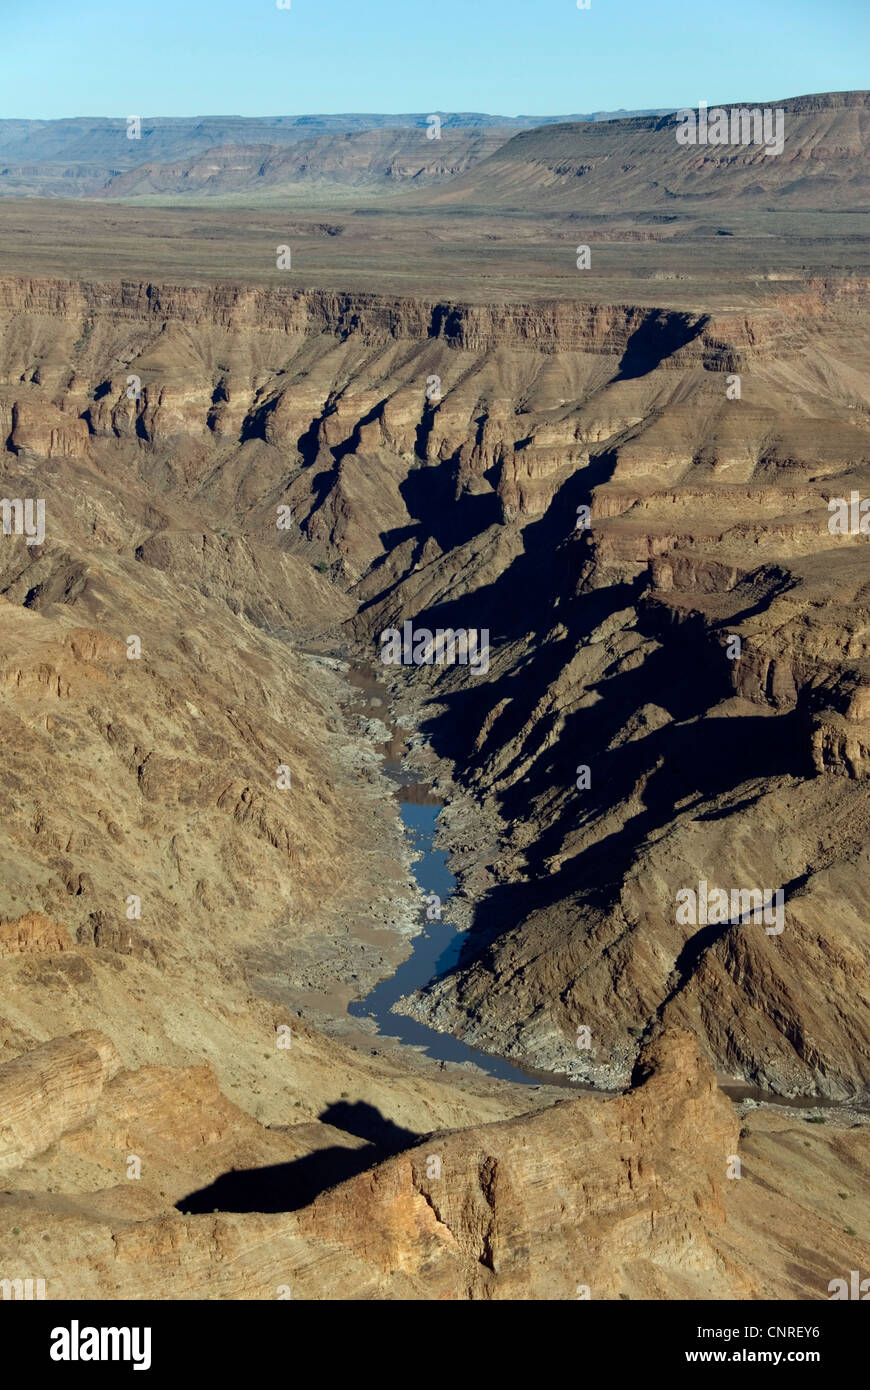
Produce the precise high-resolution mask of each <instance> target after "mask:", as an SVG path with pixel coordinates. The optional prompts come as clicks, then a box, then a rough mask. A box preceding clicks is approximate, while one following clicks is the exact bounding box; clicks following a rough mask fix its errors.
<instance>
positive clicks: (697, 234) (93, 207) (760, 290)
mask: <svg viewBox="0 0 870 1390" xmlns="http://www.w3.org/2000/svg"><path fill="white" fill-rule="evenodd" d="M583 245H586V246H588V247H589V248H590V253H591V268H589V269H584V270H581V269H578V267H577V252H578V247H580V246H583ZM281 246H289V247H290V252H291V268H290V269H286V270H279V269H278V268H277V264H276V262H277V258H278V248H279V247H281ZM0 274H15V275H28V276H33V277H57V278H62V279H69V280H80V279H86V280H118V279H131V280H135V281H142V280H145V281H157V282H160V281H175V282H180V283H183V284H204V283H214V282H216V281H229V282H232V283H236V284H250V285H271V286H275V287H278V286H284V287H288V288H295V289H330V290H346V291H349V292H355V293H361V292H370V293H373V294H378V295H394V296H396V297H402V298H412V297H421V298H425V299H432V300H451V301H457V300H461V301H463V302H466V303H528V302H530V301H534V300H542V299H548V300H553V299H563V300H566V301H578V300H579V301H582V302H589V303H598V304H609V303H610V304H623V303H631V304H637V305H657V306H663V307H674V308H680V309H687V310H693V311H698V310H710V311H715V310H734V309H740V308H746V309H750V308H756V309H757V308H758V307H759V305H761V304H762V303H763V302H764V301H765V300H769V299H771V298H774V297H776V298H778V297H780V296H782V295H784V294H790V293H795V292H800V291H801V290H802V289H803V288H804V286H805V285H806V283H807V281H809V280H812V279H819V278H824V279H828V280H830V279H835V278H838V277H845V278H851V277H855V276H857V277H861V278H864V277H867V276H868V275H870V233H868V227H867V214H866V211H865V210H859V209H856V210H855V211H854V212H850V211H848V210H846V211H843V210H837V211H832V212H829V213H825V212H822V211H801V212H794V211H788V212H776V211H773V210H772V209H769V210H763V211H753V212H747V211H743V210H738V211H735V212H731V211H730V210H728V211H726V212H723V211H722V210H721V209H718V210H716V211H714V210H713V209H712V208H711V209H710V210H709V212H708V213H707V215H706V216H705V211H704V208H703V206H702V207H700V208H695V209H693V211H692V212H691V213H689V212H685V211H681V212H680V213H678V214H674V215H673V216H670V215H665V214H662V213H654V212H650V213H632V214H615V213H611V214H607V213H594V212H580V211H578V212H571V213H562V212H560V213H542V214H539V215H531V214H527V213H522V214H512V213H496V212H493V211H492V210H483V209H481V210H474V209H467V208H464V209H462V210H461V211H458V210H453V211H450V212H448V211H433V210H425V211H424V210H420V209H409V208H407V207H405V208H389V207H386V206H384V204H383V203H381V204H379V205H374V206H371V207H364V206H363V207H356V208H353V209H348V208H346V207H345V208H339V207H335V206H333V207H324V206H317V205H308V206H302V205H295V204H294V205H293V206H290V205H289V203H288V205H287V206H284V207H282V206H274V207H268V208H262V207H261V208H257V209H256V210H251V209H250V208H246V207H245V206H244V205H243V204H242V203H241V202H237V203H232V202H231V201H225V202H224V203H223V204H222V205H221V206H218V207H216V206H213V205H209V206H202V205H198V206H195V207H189V206H188V207H185V208H178V207H171V206H161V207H156V206H147V207H146V206H141V205H139V206H131V205H127V204H119V203H117V202H112V203H108V202H95V201H72V200H70V201H67V200H63V199H26V200H25V199H21V200H18V199H3V200H0Z"/></svg>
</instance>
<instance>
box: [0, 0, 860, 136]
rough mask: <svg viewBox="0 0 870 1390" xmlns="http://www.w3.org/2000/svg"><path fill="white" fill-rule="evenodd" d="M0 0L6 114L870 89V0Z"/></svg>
mask: <svg viewBox="0 0 870 1390" xmlns="http://www.w3.org/2000/svg"><path fill="white" fill-rule="evenodd" d="M278 5H279V0H75V2H74V3H70V0H38V3H37V0H0V53H2V55H3V80H2V83H0V117H15V116H17V117H28V118H37V119H48V118H55V117H60V116H112V117H119V116H126V115H128V114H130V113H131V112H136V113H139V114H141V115H143V116H197V115H240V116H276V115H282V116H288V115H303V114H306V113H311V114H314V113H318V114H320V113H334V112H387V113H402V112H421V113H426V112H435V111H438V112H451V111H457V112H458V111H481V112H488V113H490V114H497V115H504V116H516V115H532V116H540V115H567V114H573V113H583V112H589V111H598V110H615V109H618V108H620V107H624V108H627V109H637V108H642V107H684V106H696V105H697V103H698V102H699V101H708V102H710V103H711V104H715V103H717V102H726V103H729V102H735V103H736V102H740V101H743V100H750V101H753V102H766V101H772V100H774V99H775V98H777V97H787V96H799V95H802V94H804V93H807V92H823V91H842V90H846V89H849V88H866V87H867V86H868V85H870V62H868V59H870V0H590V7H589V9H584V10H581V9H578V6H577V0H291V6H292V7H291V8H290V9H279V8H278Z"/></svg>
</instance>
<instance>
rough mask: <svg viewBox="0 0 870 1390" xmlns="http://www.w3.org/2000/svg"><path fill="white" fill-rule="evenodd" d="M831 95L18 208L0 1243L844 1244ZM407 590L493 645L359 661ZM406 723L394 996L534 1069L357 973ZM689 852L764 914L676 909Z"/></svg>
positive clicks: (384, 904)
mask: <svg viewBox="0 0 870 1390" xmlns="http://www.w3.org/2000/svg"><path fill="white" fill-rule="evenodd" d="M867 101H868V98H867V94H866V93H833V94H829V95H828V96H819V97H813V98H807V97H801V98H795V99H792V100H791V101H788V100H786V101H783V102H782V103H779V104H781V105H782V106H783V107H784V109H785V112H786V119H787V126H786V130H787V138H786V146H785V152H784V155H783V161H784V162H783V163H782V164H780V163H779V162H778V159H777V158H774V159H766V158H765V157H764V153H763V151H762V150H754V149H741V150H739V151H736V152H731V151H728V152H726V153H727V154H728V160H724V157H723V162H722V163H721V164H720V163H718V162H715V163H711V161H710V156H711V154H714V153H715V154H716V155H717V160H718V159H719V152H716V151H710V150H693V151H688V152H687V151H686V150H685V149H681V147H680V146H679V145H678V144H677V142H676V140H675V138H674V129H673V126H674V119H673V118H672V117H668V116H665V115H661V114H660V113H659V114H656V115H645V116H640V117H636V118H633V119H620V120H615V121H602V122H600V123H598V122H588V123H583V124H573V123H572V124H568V125H564V124H557V125H553V126H541V127H540V128H536V129H533V130H529V131H525V132H522V133H520V134H518V135H513V136H510V132H508V133H507V134H506V133H505V131H504V130H500V131H499V138H500V139H501V137H502V136H504V137H505V138H504V142H503V143H500V144H499V147H498V149H496V150H494V152H492V153H489V154H484V155H481V158H480V159H479V160H478V161H476V162H475V163H474V165H473V166H471V167H468V168H466V169H464V170H462V171H460V172H458V173H456V174H455V176H453V175H451V176H450V177H449V178H446V179H445V182H444V183H441V184H439V185H438V186H437V187H432V188H429V189H422V188H421V189H419V190H415V191H414V193H413V194H406V193H402V194H401V195H391V196H390V199H389V201H388V202H383V201H382V200H381V198H380V195H379V197H378V200H377V202H373V203H372V204H371V205H366V204H364V203H362V202H361V203H360V204H359V205H354V206H353V207H352V208H350V209H348V208H346V207H345V206H344V205H342V204H340V203H338V202H336V205H335V206H334V207H332V208H331V209H330V210H329V211H328V213H327V212H325V211H324V209H323V207H322V206H321V207H318V206H316V205H313V204H312V205H311V206H306V205H305V204H303V203H300V204H298V205H294V206H293V208H292V217H290V216H289V214H288V210H287V209H281V210H280V212H278V213H276V212H273V211H272V210H269V209H256V210H253V211H250V212H243V213H240V214H239V216H238V217H234V218H233V219H232V222H231V224H230V223H229V222H228V219H227V214H226V213H225V212H222V211H221V210H219V209H216V210H203V209H200V208H195V209H187V210H185V209H178V208H174V209H142V208H139V207H135V206H129V205H125V204H124V203H123V202H117V203H116V202H115V201H114V200H113V201H112V203H111V204H109V203H108V202H107V203H105V204H97V203H96V202H94V201H93V200H91V199H82V200H81V201H79V202H76V203H74V204H73V203H66V202H62V201H58V202H57V205H56V207H55V206H54V202H52V204H51V206H52V207H53V208H54V211H53V212H52V214H51V217H50V218H49V217H47V216H46V212H45V208H46V206H48V205H49V204H48V203H47V201H46V202H44V201H42V200H40V199H27V200H22V201H20V202H19V201H16V200H15V199H10V198H6V199H4V200H3V201H2V203H0V440H2V441H3V461H4V472H3V485H2V491H3V496H4V497H5V498H6V499H7V500H10V499H21V500H22V503H24V501H25V500H26V499H30V500H31V501H32V502H33V501H36V500H41V501H42V502H43V503H44V519H45V537H44V541H43V542H42V543H38V544H28V539H30V540H32V539H33V537H27V536H25V535H23V534H15V533H14V531H13V532H12V533H10V534H7V535H0V635H2V645H0V731H2V744H3V748H4V750H5V755H6V775H5V777H4V779H3V785H2V793H0V795H2V812H3V815H2V836H3V841H4V861H5V863H6V865H7V869H6V873H5V875H4V877H3V881H2V883H0V1170H2V1182H0V1208H2V1211H3V1217H4V1220H3V1222H2V1223H0V1224H2V1230H0V1274H2V1275H3V1276H4V1277H7V1276H8V1277H10V1278H13V1277H15V1278H24V1277H32V1278H44V1279H45V1280H46V1286H47V1289H48V1297H49V1298H67V1297H76V1298H105V1299H117V1298H152V1297H160V1298H166V1297H169V1298H227V1299H235V1298H264V1299H268V1298H276V1297H277V1298H285V1297H292V1298H297V1297H298V1298H387V1299H405V1298H414V1299H432V1298H435V1299H458V1300H462V1299H535V1300H538V1299H549V1298H558V1299H564V1298H571V1299H576V1298H578V1297H580V1298H585V1297H591V1298H595V1299H598V1298H603V1299H619V1298H628V1299H674V1300H683V1299H695V1298H716V1299H729V1298H731V1299H750V1300H751V1299H757V1298H777V1299H802V1298H810V1299H819V1298H827V1297H828V1286H829V1282H830V1281H831V1280H832V1279H835V1278H837V1277H840V1276H843V1275H844V1274H847V1273H848V1271H849V1270H851V1269H864V1268H867V1267H868V1265H870V1224H868V1220H870V1218H868V1214H867V1213H868V1208H867V1203H866V1193H867V1184H868V1169H870V1146H868V1125H870V1109H868V1098H870V1097H868V1092H870V993H868V984H867V981H868V963H870V926H868V922H870V912H868V909H870V902H868V888H867V884H868V882H870V879H868V867H870V866H868V859H867V856H868V851H867V840H868V835H867V831H868V827H870V803H868V790H870V585H868V580H867V575H866V557H865V555H864V553H863V546H864V545H865V544H866V536H865V535H864V534H863V533H862V532H861V530H860V527H859V528H858V529H857V530H852V529H850V530H848V531H847V532H844V533H842V534H841V533H839V532H836V533H835V532H832V530H831V528H830V527H829V525H828V521H829V517H830V503H831V499H836V498H849V497H850V496H851V495H852V493H853V492H855V493H857V494H858V495H860V496H870V347H868V342H870V337H868V333H867V327H868V308H870V258H868V236H867V233H866V231H865V230H864V228H865V227H866V205H867V190H868V184H867V179H866V177H865V176H864V175H863V173H862V168H863V167H866V164H865V165H863V166H862V165H861V163H860V160H864V161H866V144H867V130H866V113H867V109H868V108H867ZM791 118H793V122H794V123H793V127H792V134H791V137H789V135H788V131H789V125H788V122H789V120H790V119H791ZM789 138H792V139H793V141H794V142H795V143H794V146H793V147H792V150H793V153H792V154H791V155H789V144H788V140H789ZM616 150H619V151H621V155H620V157H621V158H622V160H623V162H624V163H630V162H631V161H632V160H633V159H636V161H637V166H638V167H637V169H635V170H625V171H623V174H622V176H621V178H614V177H612V174H613V170H612V168H610V165H608V169H609V172H607V170H606V169H605V161H611V163H612V159H613V158H614V152H615V151H616ZM795 151H796V152H795ZM190 157H191V158H192V157H194V156H193V155H191V156H190ZM196 157H197V158H201V157H202V156H200V155H196ZM231 157H232V156H231ZM274 157H275V158H276V159H283V158H284V152H282V151H278V152H276V153H275V155H274ZM859 157H860V159H859ZM599 160H600V161H601V164H600V168H599V164H598V163H597V162H596V161H599ZM692 161H696V163H695V164H693V162H692ZM785 161H790V162H788V164H786V162H785ZM590 163H591V164H592V165H594V167H590V168H589V169H586V168H584V170H583V172H582V177H580V165H581V164H582V165H584V166H585V165H586V164H590ZM134 172H135V171H134ZM125 177H127V176H126V175H125ZM147 177H148V178H150V177H151V173H150V171H149V172H148V174H147ZM354 177H355V176H354ZM756 183H757V185H758V186H757V187H756V186H755V185H756ZM131 186H132V185H131ZM713 186H715V188H716V190H717V191H716V193H715V195H714V196H713V197H712V198H711V199H710V200H709V201H703V202H702V200H701V199H700V198H697V199H696V200H695V201H693V198H694V192H692V190H695V191H696V192H706V191H708V189H709V187H713ZM587 187H589V188H590V189H591V193H589V194H587V193H586V192H585V191H584V192H583V193H582V195H580V194H578V192H577V189H578V188H582V189H583V190H585V189H586V188H587ZM665 187H667V188H668V189H669V190H670V192H669V193H668V195H667V196H666V194H665V192H664V191H663V190H664V189H665ZM580 196H582V198H584V199H585V198H586V197H587V196H588V197H589V198H590V202H589V203H588V204H584V205H583V207H582V208H579V209H578V208H577V207H576V206H575V204H576V202H577V199H578V197H580ZM770 200H773V204H772V205H771V204H770ZM665 203H666V204H667V206H668V208H671V209H673V208H676V207H678V209H679V210H678V211H674V212H670V213H668V214H667V216H666V215H665V214H664V213H663V212H662V208H663V206H664V204H665ZM533 204H538V206H533ZM711 206H712V207H713V210H712V211H711ZM858 212H861V213H862V214H863V218H864V221H863V223H862V222H861V221H860V220H859V218H858V216H857V213H858ZM106 218H109V219H110V221H108V222H106V221H105V219H106ZM668 218H670V219H672V220H667V219H668ZM288 225H290V226H291V231H289V232H288V230H287V228H288ZM288 239H289V241H290V242H292V244H293V248H294V256H293V266H294V269H293V271H292V272H290V273H289V274H285V273H284V272H282V271H281V270H279V269H278V268H277V266H276V262H275V256H274V252H273V249H272V248H273V246H278V245H280V244H281V243H282V242H284V241H286V240H288ZM578 241H580V242H588V243H589V244H590V245H591V247H592V269H591V270H590V271H589V272H586V271H584V270H580V269H579V268H578V267H577V264H576V260H575V252H576V246H577V243H578ZM415 248H417V249H415ZM300 266H301V269H300ZM433 379H434V380H435V382H437V390H436V391H434V392H433V390H432V385H431V383H432V381H433ZM131 383H132V384H131ZM584 509H585V510H584ZM578 515H582V516H583V518H584V524H582V525H579V526H578ZM406 623H411V624H413V628H414V629H415V630H417V631H418V632H419V631H420V630H421V629H425V630H428V631H429V632H430V633H434V632H436V631H438V630H439V629H440V630H442V631H443V630H447V629H453V630H459V629H462V630H465V631H471V630H475V631H481V632H482V631H485V632H486V633H487V638H488V646H487V665H486V669H485V670H484V669H483V668H482V667H480V666H478V668H477V669H475V670H471V669H470V668H469V666H468V665H463V664H461V663H459V662H455V663H450V662H444V663H438V662H433V663H426V662H425V660H424V661H423V662H422V663H418V664H410V665H403V664H401V663H398V664H387V663H384V662H383V661H381V659H380V653H381V646H382V634H384V633H385V632H389V631H398V632H401V631H402V629H403V624H406ZM133 639H137V640H136V641H134V640H133ZM360 668H362V669H366V668H367V669H369V670H370V671H372V672H373V673H374V674H375V675H376V676H377V679H378V682H379V683H380V684H381V686H382V690H383V693H382V694H379V695H378V696H377V699H378V701H379V702H380V703H372V701H371V700H364V699H363V698H362V697H361V692H360V689H359V686H358V684H357V685H355V683H354V679H353V673H354V670H355V669H360ZM391 750H392V751H391ZM391 762H392V763H394V764H395V765H396V767H401V768H402V769H403V770H404V773H403V775H404V776H406V778H408V779H409V780H413V782H414V784H415V786H420V787H426V788H428V789H430V791H431V793H432V795H433V797H434V798H435V799H436V800H437V801H438V802H439V803H442V804H443V806H444V809H443V810H442V812H441V815H440V817H439V818H438V824H437V835H436V844H437V845H438V847H439V848H440V849H442V850H443V851H445V852H446V853H447V854H449V864H450V868H451V871H452V873H453V874H454V875H455V879H456V890H455V892H454V893H453V894H452V895H451V897H450V899H449V902H448V903H447V904H445V916H446V918H447V920H448V921H449V922H450V923H452V924H453V925H455V927H456V929H457V931H458V932H460V934H461V938H460V944H461V950H459V952H458V959H457V960H456V961H455V963H454V964H453V965H452V966H451V967H450V969H449V970H447V971H446V973H442V974H440V975H438V976H437V977H436V978H435V979H433V980H432V981H431V982H429V983H427V984H426V985H425V986H424V987H423V988H420V989H415V990H413V991H412V992H410V993H408V994H406V995H405V996H404V997H403V998H402V999H401V1000H399V1002H398V1003H397V1004H396V1006H395V1008H396V1011H397V1012H398V1014H399V1015H400V1016H401V1017H402V1018H403V1019H412V1020H414V1021H416V1023H418V1024H420V1025H422V1026H424V1027H425V1028H427V1029H429V1030H435V1031H436V1032H441V1033H444V1034H445V1035H446V1034H449V1035H452V1036H454V1037H456V1038H458V1039H460V1040H461V1041H462V1042H463V1043H465V1044H467V1045H468V1046H469V1047H472V1048H474V1049H476V1050H477V1052H478V1053H480V1054H481V1055H487V1054H491V1055H492V1056H493V1057H496V1058H501V1059H506V1060H507V1061H509V1062H511V1063H515V1064H516V1065H517V1066H519V1067H524V1068H527V1069H529V1070H531V1071H532V1072H533V1073H534V1075H535V1076H536V1077H537V1078H539V1080H538V1083H537V1084H536V1085H519V1084H517V1083H516V1082H515V1081H511V1080H507V1079H502V1078H500V1077H499V1076H496V1075H492V1074H490V1073H489V1072H488V1071H487V1069H486V1067H485V1066H475V1065H473V1064H472V1063H461V1062H454V1061H446V1062H445V1061H441V1062H439V1061H438V1060H436V1059H435V1058H434V1057H433V1056H430V1055H427V1053H426V1050H425V1049H424V1048H422V1047H420V1048H418V1047H414V1046H412V1045H407V1044H400V1043H398V1042H397V1041H396V1040H395V1038H391V1037H390V1035H389V1034H388V1033H387V1032H385V1031H384V1030H382V1029H380V1028H379V1027H378V1026H376V1024H375V1022H374V1021H373V1020H371V1019H369V1018H367V1017H365V1016H364V1015H363V1016H357V1015H356V1014H354V1013H348V1008H349V1006H350V1005H351V1004H352V1003H353V1002H354V1001H357V1002H359V1001H360V1000H361V999H364V998H365V997H367V996H368V995H369V994H370V993H371V991H372V990H373V989H374V988H375V986H376V985H377V984H378V982H379V981H380V980H383V979H385V978H387V977H389V976H392V974H393V973H394V971H395V970H396V969H397V967H398V966H399V965H400V963H401V962H402V960H403V959H405V958H407V956H408V954H409V952H410V950H411V942H412V940H413V939H414V938H415V937H416V936H417V935H418V933H419V932H420V930H421V928H422V926H423V921H424V918H425V910H424V908H423V902H422V898H421V887H420V884H419V883H418V882H417V881H415V878H414V876H413V872H412V870H413V864H414V850H413V847H412V845H411V843H410V842H409V840H408V837H407V835H406V834H405V833H404V831H403V825H402V820H401V817H400V812H399V805H398V800H397V795H396V783H395V779H391V776H390V775H389V769H388V766H387V765H388V764H390V763H391ZM580 767H584V768H586V769H587V770H588V776H587V777H584V778H579V777H578V772H579V768H580ZM281 769H287V770H289V772H290V774H291V776H290V778H289V780H288V779H286V778H283V777H282V776H281V775H280V774H281ZM701 882H703V883H704V884H705V885H706V884H710V885H724V886H726V887H727V888H728V889H729V890H731V892H732V895H733V893H735V892H737V893H739V892H741V891H744V890H745V891H746V892H749V891H750V890H751V889H752V888H753V887H754V886H755V885H763V884H768V885H774V887H775V889H776V890H777V891H779V890H780V889H781V892H782V911H783V928H782V930H781V931H776V932H768V931H766V930H765V924H764V921H763V920H762V921H752V920H745V917H746V914H744V913H742V912H738V913H732V912H731V911H729V912H728V913H726V914H717V915H718V916H720V918H721V920H719V921H716V920H714V917H713V915H712V914H710V916H709V919H708V920H706V921H705V920H702V918H700V917H699V918H698V920H697V921H695V920H694V919H689V918H687V917H685V916H684V917H683V918H681V917H680V915H679V914H678V910H677V895H678V893H679V892H680V891H682V890H684V889H685V888H686V886H687V885H689V886H691V887H693V888H694V887H695V886H696V885H699V883H701ZM769 891H770V892H773V891H774V890H773V889H771V890H769ZM778 925H779V923H778V921H777V926H778ZM400 1027H401V1024H400V1023H399V1022H397V1033H398V1031H399V1028H400ZM581 1036H582V1037H583V1038H584V1040H585V1042H586V1045H585V1046H580V1045H578V1039H579V1038H581ZM736 1158H739V1160H740V1164H741V1165H742V1171H741V1172H740V1173H738V1174H737V1175H736V1176H735V1171H734V1160H735V1159H736ZM131 1159H136V1160H138V1172H135V1171H134V1172H133V1173H132V1174H131V1171H130V1169H131V1163H130V1160H131ZM436 1159H437V1163H436V1162H434V1161H433V1160H436ZM132 1168H133V1170H135V1169H136V1164H132Z"/></svg>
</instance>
